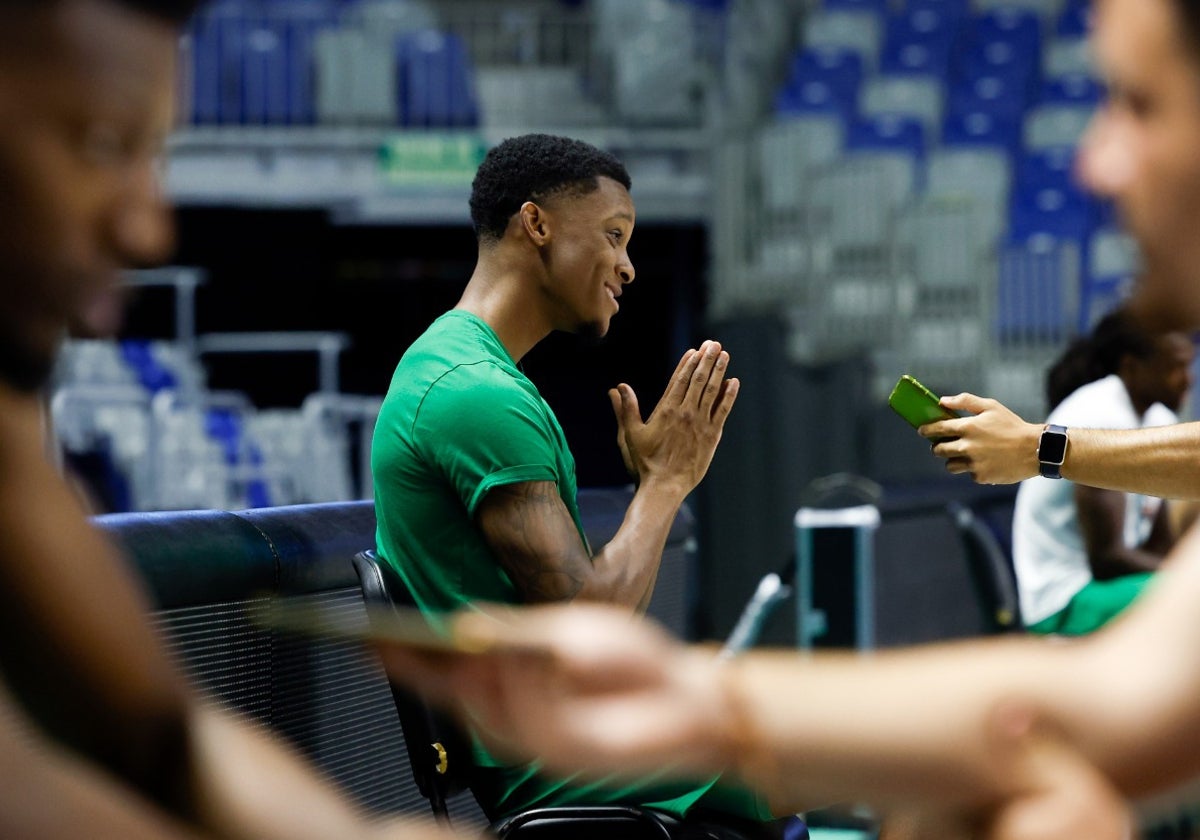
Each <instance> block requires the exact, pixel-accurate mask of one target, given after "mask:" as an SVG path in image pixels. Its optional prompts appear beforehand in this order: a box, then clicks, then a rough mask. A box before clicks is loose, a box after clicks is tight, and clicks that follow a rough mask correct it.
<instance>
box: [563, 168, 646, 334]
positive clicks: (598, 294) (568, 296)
mask: <svg viewBox="0 0 1200 840" xmlns="http://www.w3.org/2000/svg"><path fill="white" fill-rule="evenodd" d="M596 181H597V184H598V187H597V189H595V190H592V191H591V192H586V193H580V192H577V191H574V190H568V191H565V192H562V193H560V194H557V195H555V196H553V197H552V198H550V199H548V200H547V201H545V202H544V203H543V207H542V211H543V212H544V213H545V221H546V224H547V226H548V230H549V231H550V234H551V235H550V236H549V237H548V239H547V240H546V241H545V243H544V245H543V246H542V248H541V252H542V260H543V264H544V266H545V269H546V273H545V279H544V282H543V284H542V289H541V291H542V294H543V297H544V300H545V302H546V304H547V309H548V311H549V313H550V318H551V322H552V323H553V326H554V329H559V330H565V331H568V332H574V333H580V334H584V335H593V336H597V337H599V336H603V335H605V334H606V333H607V332H608V328H609V324H610V322H611V321H612V317H613V315H615V314H617V311H618V310H619V309H620V304H619V303H618V302H617V298H619V297H620V296H621V290H622V287H623V286H624V285H625V284H626V283H632V282H633V278H634V268H633V263H632V262H631V261H630V259H629V240H630V237H632V235H633V225H634V209H633V199H632V198H630V196H629V191H628V190H626V189H625V187H623V186H622V185H621V184H619V183H617V182H616V181H614V180H612V179H611V178H606V177H603V176H601V177H599V178H597V179H596Z"/></svg>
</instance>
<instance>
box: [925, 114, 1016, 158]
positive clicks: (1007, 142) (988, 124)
mask: <svg viewBox="0 0 1200 840" xmlns="http://www.w3.org/2000/svg"><path fill="white" fill-rule="evenodd" d="M1020 138H1021V134H1020V128H1019V124H1018V123H1017V122H1016V121H1014V120H1006V119H1004V118H1002V117H999V116H997V115H996V114H992V113H990V112H988V111H981V110H976V111H964V112H959V113H954V112H951V113H950V114H949V115H948V116H947V117H946V122H945V124H944V125H943V126H942V144H943V145H945V146H949V147H954V148H964V147H984V148H996V149H1004V150H1005V151H1006V152H1011V151H1012V150H1013V149H1015V148H1016V147H1017V146H1018V145H1019V144H1020Z"/></svg>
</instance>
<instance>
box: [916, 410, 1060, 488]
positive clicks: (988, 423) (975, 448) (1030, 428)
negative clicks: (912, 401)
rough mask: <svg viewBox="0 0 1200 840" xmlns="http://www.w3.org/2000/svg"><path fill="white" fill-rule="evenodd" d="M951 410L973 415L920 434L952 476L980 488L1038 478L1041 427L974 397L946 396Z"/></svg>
mask: <svg viewBox="0 0 1200 840" xmlns="http://www.w3.org/2000/svg"><path fill="white" fill-rule="evenodd" d="M941 404H942V406H943V407H944V408H948V409H950V410H951V411H968V412H970V413H971V414H973V415H974V416H972V417H959V418H955V419H953V420H938V421H936V422H933V423H927V424H926V425H924V426H922V427H921V428H920V429H918V431H919V432H920V434H921V435H922V436H923V437H925V438H929V439H931V440H935V439H937V438H953V440H944V441H942V442H941V443H935V444H934V446H933V454H934V455H937V456H938V457H939V458H945V459H946V469H947V470H949V471H950V472H952V473H956V474H958V473H970V474H971V477H972V478H973V479H975V481H976V482H977V483H979V484H1015V483H1016V482H1018V481H1024V480H1025V479H1027V478H1033V477H1034V476H1035V475H1037V474H1038V460H1037V447H1038V440H1039V438H1040V436H1041V433H1042V428H1043V427H1042V425H1041V424H1037V423H1026V422H1025V421H1024V420H1022V419H1021V418H1020V417H1018V416H1017V415H1016V414H1014V413H1013V412H1011V411H1009V410H1008V409H1007V408H1005V407H1004V406H1003V405H1001V404H1000V403H998V402H997V401H996V400H989V399H984V398H983V397H977V396H975V395H974V394H958V395H957V396H953V397H942V400H941Z"/></svg>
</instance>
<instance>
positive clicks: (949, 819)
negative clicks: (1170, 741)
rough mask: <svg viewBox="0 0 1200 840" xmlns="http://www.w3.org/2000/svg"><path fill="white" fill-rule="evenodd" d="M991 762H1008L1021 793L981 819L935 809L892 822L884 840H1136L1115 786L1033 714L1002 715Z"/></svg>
mask: <svg viewBox="0 0 1200 840" xmlns="http://www.w3.org/2000/svg"><path fill="white" fill-rule="evenodd" d="M989 723H990V724H991V728H992V731H991V732H990V733H989V734H990V736H991V738H992V740H993V748H992V749H993V755H995V756H997V757H1000V758H1002V760H1005V761H1008V762H1010V765H1009V766H1010V770H1009V771H1008V772H1007V773H1006V774H1005V775H1006V776H1007V778H1008V781H1009V782H1011V783H1012V784H1013V785H1015V788H1016V789H1015V790H1014V791H1013V792H1012V793H1010V794H1009V795H1007V796H1005V797H1003V798H1002V799H1001V801H1000V802H999V803H998V804H994V805H992V806H989V807H987V808H986V809H984V810H983V811H982V812H969V813H947V812H941V811H938V810H937V809H936V806H934V807H933V808H930V807H928V806H923V807H915V808H914V809H912V810H908V811H902V812H897V813H891V814H888V816H887V818H886V819H885V820H884V821H883V826H882V830H881V832H880V840H1082V838H1087V840H1132V838H1133V836H1134V834H1133V831H1134V820H1133V815H1132V812H1131V810H1130V808H1129V807H1128V805H1127V804H1126V802H1125V800H1124V799H1123V798H1122V797H1121V795H1120V794H1119V793H1118V792H1117V791H1116V789H1115V788H1114V787H1113V786H1112V784H1111V783H1110V782H1109V781H1108V779H1106V778H1105V777H1104V776H1103V775H1102V774H1101V773H1100V772H1099V771H1098V770H1096V769H1095V768H1094V767H1092V765H1090V764H1088V763H1087V762H1086V761H1085V760H1084V759H1083V758H1082V757H1081V756H1080V755H1079V754H1078V753H1077V752H1076V751H1075V750H1074V749H1073V748H1072V747H1071V746H1070V745H1068V744H1067V743H1066V742H1064V741H1063V740H1062V739H1061V738H1060V737H1058V736H1057V735H1055V734H1053V733H1051V732H1049V731H1046V727H1044V726H1038V725H1037V721H1036V718H1035V715H1034V714H1033V713H1032V710H1030V709H1028V708H1022V707H1020V706H1016V705H1008V706H1006V707H1002V708H999V709H997V711H996V713H995V714H994V715H993V719H992V720H991V721H990V722H989Z"/></svg>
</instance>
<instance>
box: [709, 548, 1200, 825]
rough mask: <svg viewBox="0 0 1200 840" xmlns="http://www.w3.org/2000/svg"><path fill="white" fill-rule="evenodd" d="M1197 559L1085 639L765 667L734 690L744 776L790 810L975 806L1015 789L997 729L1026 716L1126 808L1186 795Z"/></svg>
mask: <svg viewBox="0 0 1200 840" xmlns="http://www.w3.org/2000/svg"><path fill="white" fill-rule="evenodd" d="M1198 545H1200V535H1197V537H1196V538H1194V539H1193V541H1192V546H1193V548H1195V547H1197V546H1198ZM1190 559H1191V558H1187V557H1180V558H1179V560H1180V561H1183V562H1181V563H1179V564H1178V567H1177V568H1174V569H1173V568H1171V565H1170V564H1169V563H1168V565H1167V566H1165V567H1164V570H1163V571H1161V572H1159V575H1160V578H1159V581H1160V585H1159V586H1156V587H1155V588H1154V589H1152V590H1151V591H1150V592H1149V593H1148V594H1147V596H1146V597H1145V598H1143V599H1142V602H1141V603H1140V604H1139V606H1138V608H1137V609H1135V610H1132V611H1130V613H1129V614H1128V615H1127V616H1124V617H1123V618H1122V620H1121V621H1119V622H1117V623H1115V624H1114V625H1113V626H1111V627H1109V628H1106V629H1105V630H1104V631H1102V632H1101V633H1098V634H1096V635H1094V636H1091V637H1088V638H1086V639H1082V640H1078V641H1070V642H1068V641H1063V640H1044V639H1028V638H1027V639H1012V640H997V641H989V642H967V643H959V644H951V645H941V646H937V647H930V648H926V649H913V650H909V651H898V652H893V653H885V654H880V655H875V656H868V657H857V656H853V655H846V656H817V657H814V658H813V659H812V660H810V661H806V662H798V661H797V659H796V657H795V655H794V654H751V655H749V656H747V657H746V658H745V659H744V660H742V661H740V662H739V664H737V665H736V669H735V671H734V677H735V679H734V681H733V682H732V683H731V685H732V686H733V687H734V696H735V697H736V698H738V700H739V701H740V702H741V704H742V705H743V709H744V712H743V715H744V720H746V721H749V724H748V727H747V731H748V732H749V733H751V736H752V743H751V745H750V746H749V747H747V748H745V749H743V750H742V751H740V752H739V753H737V755H738V756H739V759H738V762H737V763H738V765H739V766H740V767H742V768H743V772H744V774H745V775H746V776H747V780H748V781H749V782H750V783H751V784H754V785H756V786H761V787H763V788H764V789H766V790H767V791H770V792H771V793H772V798H773V800H774V801H776V802H786V801H787V800H786V798H785V797H787V796H801V797H804V798H806V799H811V797H813V796H816V797H818V798H824V799H827V800H830V801H834V800H839V799H845V798H859V799H866V800H869V801H872V802H875V803H877V804H881V805H884V806H886V805H888V804H903V803H904V801H905V800H906V799H909V800H915V801H929V798H930V797H937V798H941V800H942V801H944V802H959V801H961V802H962V803H964V805H967V806H970V805H972V804H973V803H977V802H981V801H982V802H986V801H988V800H989V799H991V798H993V797H996V796H1003V795H1004V794H1005V793H1006V792H1007V791H1008V786H1009V785H1010V784H1011V780H1009V779H1007V776H1006V773H1007V769H1006V767H1005V764H1004V762H1003V761H998V756H997V754H996V753H995V752H994V751H993V750H992V749H991V748H990V744H991V736H990V735H989V728H990V723H989V722H990V721H991V720H993V719H994V717H995V716H996V714H997V713H998V711H999V710H1000V709H1001V708H1002V707H1004V706H1006V705H1007V706H1011V705H1013V704H1016V705H1019V706H1023V707H1028V708H1029V709H1031V710H1032V711H1033V712H1034V713H1036V714H1037V715H1038V716H1039V717H1040V718H1041V719H1043V720H1045V721H1046V722H1047V724H1048V725H1049V726H1051V727H1052V728H1054V729H1055V730H1057V731H1059V732H1061V733H1062V734H1063V736H1064V737H1065V739H1066V740H1067V742H1068V743H1069V744H1072V745H1074V746H1075V747H1077V748H1078V749H1079V750H1080V751H1081V752H1082V754H1083V756H1084V758H1086V759H1087V760H1088V761H1091V762H1093V763H1094V764H1095V765H1096V766H1097V767H1098V768H1099V769H1100V770H1101V771H1102V772H1103V773H1105V774H1106V775H1107V776H1108V777H1109V778H1110V779H1112V781H1113V782H1114V783H1115V784H1116V785H1117V786H1118V787H1119V788H1120V789H1121V790H1122V791H1123V792H1124V793H1125V794H1126V795H1130V796H1138V795H1143V794H1145V793H1149V792H1153V791H1157V790H1162V789H1164V788H1165V787H1167V786H1170V785H1174V784H1177V783H1179V782H1180V781H1182V780H1184V779H1186V778H1189V777H1190V776H1193V775H1195V774H1197V773H1198V772H1200V726H1197V725H1196V718H1197V717H1200V712H1197V703H1196V698H1197V697H1198V696H1200V668H1197V667H1195V665H1194V663H1193V661H1192V660H1193V659H1194V650H1195V644H1197V643H1200V641H1198V640H1197V638H1196V637H1197V636H1200V634H1198V633H1197V632H1196V631H1195V630H1194V629H1191V628H1194V626H1195V618H1194V610H1195V607H1194V603H1193V602H1192V601H1191V599H1190V598H1188V597H1186V596H1185V595H1184V594H1183V593H1184V592H1187V591H1191V590H1192V589H1193V588H1194V587H1195V585H1196V583H1197V582H1200V581H1198V579H1200V563H1189V562H1188V561H1189V560H1190ZM1168 576H1170V578H1169V579H1168ZM1172 634H1173V635H1174V638H1171V641H1170V643H1165V642H1164V639H1166V638H1170V637H1171V636H1172Z"/></svg>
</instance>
